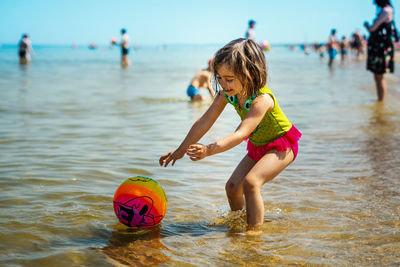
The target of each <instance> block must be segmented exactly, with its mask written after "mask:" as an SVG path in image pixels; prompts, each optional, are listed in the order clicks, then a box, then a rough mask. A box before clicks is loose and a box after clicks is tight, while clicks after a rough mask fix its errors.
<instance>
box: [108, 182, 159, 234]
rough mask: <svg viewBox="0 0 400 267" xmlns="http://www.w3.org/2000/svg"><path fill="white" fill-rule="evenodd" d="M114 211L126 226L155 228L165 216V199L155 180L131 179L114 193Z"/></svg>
mask: <svg viewBox="0 0 400 267" xmlns="http://www.w3.org/2000/svg"><path fill="white" fill-rule="evenodd" d="M114 211H115V215H117V218H118V220H119V221H120V222H121V223H123V224H125V225H126V226H129V227H141V228H142V227H151V226H155V225H157V224H159V223H160V222H161V220H162V219H163V218H164V216H165V213H166V211H167V197H166V195H165V192H164V190H163V189H162V187H161V186H160V184H159V183H158V182H157V181H156V180H153V179H152V178H149V177H145V176H136V177H132V178H129V179H127V180H126V181H124V182H123V183H122V184H121V185H120V186H119V187H118V188H117V190H116V191H115V193H114Z"/></svg>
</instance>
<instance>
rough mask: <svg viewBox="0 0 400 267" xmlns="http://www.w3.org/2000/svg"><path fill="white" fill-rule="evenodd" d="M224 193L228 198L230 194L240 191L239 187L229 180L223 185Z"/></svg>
mask: <svg viewBox="0 0 400 267" xmlns="http://www.w3.org/2000/svg"><path fill="white" fill-rule="evenodd" d="M225 191H226V193H227V194H228V196H229V195H232V194H236V193H237V192H239V191H240V185H239V184H236V183H234V182H232V181H230V180H229V181H228V182H226V184H225Z"/></svg>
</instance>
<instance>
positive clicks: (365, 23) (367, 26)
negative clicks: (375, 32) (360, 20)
mask: <svg viewBox="0 0 400 267" xmlns="http://www.w3.org/2000/svg"><path fill="white" fill-rule="evenodd" d="M364 27H365V28H367V30H369V24H368V22H367V21H366V22H364Z"/></svg>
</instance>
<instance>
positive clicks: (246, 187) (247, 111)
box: [159, 39, 301, 230]
mask: <svg viewBox="0 0 400 267" xmlns="http://www.w3.org/2000/svg"><path fill="white" fill-rule="evenodd" d="M213 72H214V78H215V79H216V81H217V82H218V84H219V85H220V86H221V87H222V90H220V91H219V92H217V93H216V97H215V99H214V101H213V103H212V104H211V106H210V107H209V108H208V110H207V111H206V113H204V115H203V116H202V117H201V118H200V119H198V120H197V121H196V122H195V123H194V124H193V126H192V128H191V129H190V131H189V133H188V134H187V136H186V138H185V139H184V140H183V142H182V143H181V145H180V146H179V147H178V148H177V149H176V150H174V151H171V152H169V153H168V154H165V155H163V156H161V158H160V160H159V162H160V165H161V166H165V167H166V166H167V165H168V163H169V162H171V161H172V165H174V164H175V161H177V160H178V159H180V158H182V157H183V156H184V154H185V153H186V154H187V155H188V156H189V157H190V159H191V160H193V161H197V160H201V159H203V158H204V157H207V156H211V155H214V154H217V153H221V152H223V151H226V150H228V149H231V148H232V147H234V146H237V145H238V144H240V143H241V142H242V141H243V140H248V143H247V150H248V153H247V155H246V156H244V158H243V159H242V160H241V162H240V163H239V165H238V166H237V167H236V169H235V171H234V172H233V174H232V176H231V177H230V178H229V180H228V182H227V183H226V186H225V190H226V194H227V196H228V200H229V204H230V207H231V209H232V211H235V210H240V209H242V208H243V207H244V205H245V206H246V214H247V223H248V226H249V230H252V229H255V227H256V226H258V225H261V224H262V223H263V221H264V203H263V200H262V197H261V193H260V190H261V187H262V186H263V184H264V183H266V182H268V181H270V180H271V179H273V178H274V177H275V176H277V175H278V174H279V173H280V172H281V171H282V170H284V169H285V168H286V167H287V166H288V165H289V164H290V163H291V162H292V161H293V160H294V159H295V158H296V155H297V150H298V147H297V141H298V140H299V139H300V137H301V133H300V132H299V131H298V130H297V129H296V128H295V127H294V126H292V124H291V123H290V122H289V120H288V119H287V118H286V116H285V115H284V114H283V112H282V111H281V109H280V108H279V106H278V103H277V102H276V99H275V96H274V95H273V94H272V92H271V90H270V89H269V88H268V87H266V86H265V84H266V81H267V67H266V60H265V56H264V53H263V52H262V50H261V48H260V47H259V45H258V44H256V43H255V42H254V41H252V40H248V39H237V40H234V41H232V42H230V43H229V44H227V45H226V46H224V47H223V48H221V49H220V50H219V51H218V52H217V53H216V55H215V58H214V61H213ZM227 103H230V104H232V105H233V106H234V107H235V109H236V111H237V113H238V114H239V116H240V118H241V119H242V122H241V123H240V124H239V126H238V127H237V129H236V130H235V132H233V133H232V134H230V135H228V136H226V137H225V138H222V139H221V140H219V141H217V142H215V143H212V144H209V145H203V144H199V143H196V142H197V141H199V140H200V138H201V137H202V136H203V135H204V134H205V133H206V132H207V131H208V130H209V129H210V128H211V126H212V125H213V124H214V122H215V121H216V120H217V118H218V116H219V115H220V114H221V112H222V111H223V110H224V108H225V106H226V104H227ZM243 195H244V198H243Z"/></svg>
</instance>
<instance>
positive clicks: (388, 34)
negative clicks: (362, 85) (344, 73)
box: [364, 0, 398, 102]
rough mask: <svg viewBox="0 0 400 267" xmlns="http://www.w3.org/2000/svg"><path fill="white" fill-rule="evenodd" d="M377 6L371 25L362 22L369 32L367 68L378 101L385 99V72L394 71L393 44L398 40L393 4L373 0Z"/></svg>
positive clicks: (387, 0) (388, 0)
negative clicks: (372, 77)
mask: <svg viewBox="0 0 400 267" xmlns="http://www.w3.org/2000/svg"><path fill="white" fill-rule="evenodd" d="M375 4H376V5H377V6H378V7H379V14H378V17H377V18H376V19H375V21H374V24H373V25H371V26H370V25H369V24H368V22H365V23H364V26H365V28H367V30H368V31H369V32H370V37H369V39H368V59H367V69H368V70H370V71H371V72H373V73H374V79H375V85H376V91H377V95H378V101H379V102H385V100H386V91H387V89H386V83H385V80H384V79H383V78H384V77H383V75H384V74H385V73H388V72H391V73H393V72H394V45H393V43H394V42H395V41H398V36H397V30H396V27H395V26H394V20H393V6H392V4H391V3H390V0H375Z"/></svg>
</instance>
